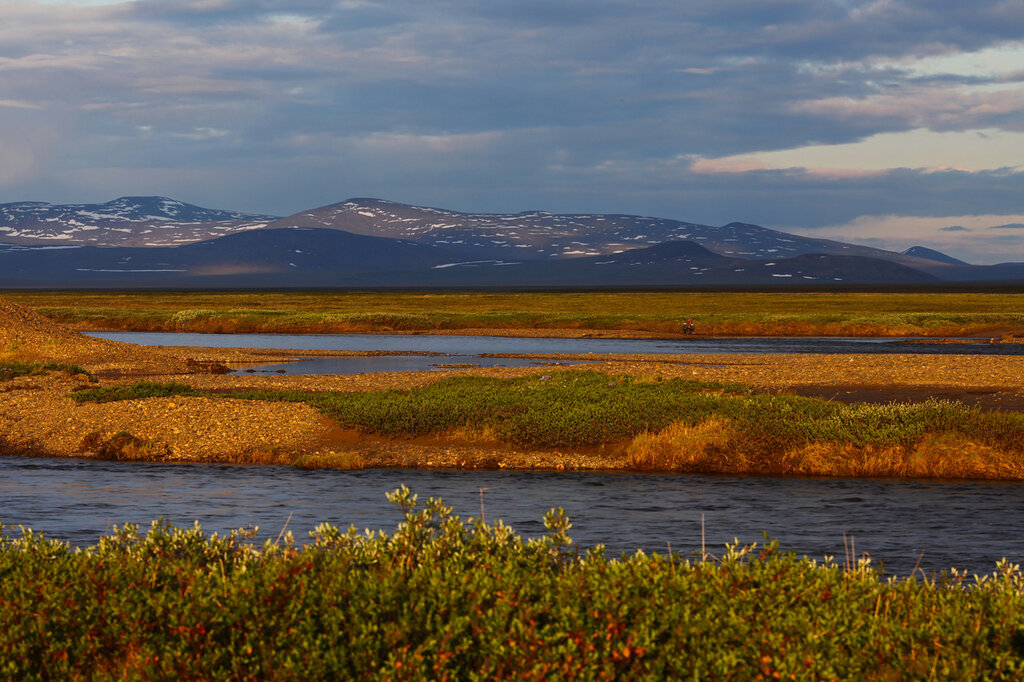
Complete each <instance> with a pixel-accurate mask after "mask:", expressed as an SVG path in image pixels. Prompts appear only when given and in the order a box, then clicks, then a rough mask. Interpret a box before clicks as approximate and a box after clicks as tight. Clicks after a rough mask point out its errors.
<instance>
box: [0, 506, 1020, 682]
mask: <svg viewBox="0 0 1024 682" xmlns="http://www.w3.org/2000/svg"><path fill="white" fill-rule="evenodd" d="M389 498H390V499H391V500H392V501H393V502H394V503H396V504H397V505H399V506H400V507H401V508H402V509H403V510H404V512H405V521H404V522H402V523H401V524H400V525H399V526H398V527H397V529H396V530H395V531H394V532H392V533H390V534H388V533H384V532H382V531H378V532H375V533H374V532H370V531H366V532H365V533H358V532H356V530H355V529H354V528H352V529H349V530H348V531H347V532H343V531H340V530H339V529H337V528H334V527H331V526H328V525H323V526H320V527H318V528H317V529H316V530H315V531H313V532H312V533H311V534H310V539H309V541H308V542H306V543H302V544H300V543H296V542H295V541H294V540H293V539H292V538H291V536H290V535H284V537H283V538H278V540H277V541H274V542H270V541H268V542H266V543H264V544H263V545H262V546H256V545H254V544H252V531H238V532H235V533H232V534H231V535H230V536H226V537H224V536H220V537H219V536H217V535H212V536H205V535H204V534H203V532H202V531H201V529H200V528H199V527H198V526H196V527H194V528H190V529H177V528H173V527H170V526H168V525H164V524H161V523H159V522H157V523H154V524H153V526H152V528H151V530H149V531H148V532H147V533H145V534H140V533H139V531H138V528H137V527H134V526H126V527H125V528H123V529H120V530H115V532H114V534H112V535H110V536H107V537H103V538H101V539H100V540H99V542H98V544H96V545H95V546H92V547H89V548H86V549H82V550H72V549H70V548H69V547H68V546H67V545H66V544H64V543H62V542H59V541H56V540H51V539H46V538H43V537H41V536H39V535H38V534H36V533H33V532H31V531H27V530H24V529H22V534H21V535H20V536H19V537H13V536H12V535H11V533H10V531H9V529H7V530H5V531H4V532H3V534H2V536H0V575H3V580H2V581H0V622H3V623H4V627H3V628H0V676H2V677H3V678H5V679H20V680H33V679H168V678H178V679H281V680H290V679H295V680H308V679H388V680H422V679H438V680H444V679H449V680H456V679H458V680H462V679H466V680H474V679H480V680H489V679H534V680H549V679H595V680H596V679H652V680H654V679H657V680H663V679H736V680H754V679H779V678H782V679H879V680H881V679H918V678H920V679H925V678H928V679H1003V678H1005V679H1017V678H1019V676H1020V675H1021V674H1022V673H1024V575H1022V573H1021V571H1020V568H1019V567H1018V566H1016V565H1011V564H1009V563H1007V562H1005V561H1003V562H1000V563H999V564H998V565H997V566H996V567H995V570H994V572H993V573H992V574H991V575H986V576H975V577H972V578H968V577H967V576H966V575H965V574H963V573H960V572H956V571H950V572H948V573H943V574H940V575H933V576H921V577H918V576H917V575H911V576H904V577H897V576H888V577H887V576H885V575H884V574H883V573H882V572H881V571H880V570H876V569H875V568H874V567H872V566H871V565H870V564H869V563H868V562H867V561H866V560H863V559H862V560H857V559H856V558H854V557H846V558H845V559H844V561H843V562H842V563H841V564H839V563H836V562H835V561H833V560H831V559H828V558H826V559H825V560H824V561H823V562H818V561H815V560H811V559H808V558H799V557H796V556H795V555H793V554H792V553H786V552H783V551H781V550H780V549H779V548H778V546H777V545H776V544H775V543H772V542H767V543H765V544H764V545H756V544H755V545H748V546H739V545H738V544H737V545H732V546H727V548H726V550H725V551H724V552H723V553H721V556H714V555H712V554H710V553H705V554H703V555H700V554H697V555H694V556H693V557H691V558H686V557H680V556H679V555H677V554H671V553H670V554H668V555H660V554H653V555H648V554H644V553H643V552H637V553H635V554H632V555H625V554H624V555H622V556H621V557H617V558H610V557H608V556H606V555H605V552H604V551H603V549H602V548H600V547H598V548H594V549H590V550H587V551H583V552H581V551H579V550H576V549H574V548H573V547H572V545H571V542H572V540H571V538H570V536H569V534H568V530H569V528H570V526H571V524H570V523H569V520H568V518H567V517H566V516H565V515H564V513H562V512H561V510H552V511H551V512H549V513H548V515H547V516H546V517H545V526H546V527H547V529H548V530H547V533H546V534H545V535H544V536H542V537H540V538H536V539H531V540H524V539H523V538H522V537H521V536H519V535H517V534H516V533H514V532H513V531H512V530H511V529H509V528H508V527H506V526H504V525H503V524H502V523H501V522H500V521H499V522H494V523H485V522H484V521H483V520H482V519H480V518H474V519H468V520H465V521H464V520H462V519H460V518H458V517H457V516H454V515H453V514H452V510H451V509H449V508H447V507H445V506H444V505H443V504H442V503H441V502H440V501H439V500H430V501H428V502H427V504H426V505H425V506H424V507H422V508H420V507H418V506H417V504H416V497H415V496H414V495H412V494H411V493H410V492H409V491H408V490H407V489H405V488H404V487H403V488H402V489H399V490H397V491H395V492H394V493H392V494H391V495H389Z"/></svg>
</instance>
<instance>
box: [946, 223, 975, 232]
mask: <svg viewBox="0 0 1024 682" xmlns="http://www.w3.org/2000/svg"><path fill="white" fill-rule="evenodd" d="M939 232H970V229H968V228H966V227H964V226H963V225H950V226H949V227H940V228H939Z"/></svg>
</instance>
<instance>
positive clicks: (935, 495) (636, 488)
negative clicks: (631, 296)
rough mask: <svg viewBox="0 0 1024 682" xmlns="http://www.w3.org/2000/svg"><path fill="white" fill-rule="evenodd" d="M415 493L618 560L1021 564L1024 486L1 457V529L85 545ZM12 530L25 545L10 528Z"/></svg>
mask: <svg viewBox="0 0 1024 682" xmlns="http://www.w3.org/2000/svg"><path fill="white" fill-rule="evenodd" d="M402 484H405V485H408V486H409V487H410V488H411V489H412V490H413V492H415V493H417V494H418V495H419V496H420V500H421V501H423V500H426V499H427V498H428V497H440V498H442V499H443V500H444V501H445V502H446V503H447V504H449V505H450V506H453V507H454V508H455V510H456V513H458V514H459V515H460V516H463V517H467V516H475V515H479V513H480V504H481V489H483V490H484V492H483V500H482V501H483V505H484V513H485V516H486V518H487V519H488V520H493V519H497V518H500V519H502V520H504V521H505V522H506V523H507V524H509V525H511V526H512V527H513V528H514V529H516V530H517V531H518V532H520V533H521V534H523V535H525V536H527V537H536V536H537V535H539V534H541V533H543V526H542V523H541V520H542V518H543V515H544V513H545V511H547V510H548V509H550V508H551V507H554V506H561V507H564V508H565V510H566V512H567V513H568V514H569V516H570V518H571V520H572V522H573V528H572V531H571V532H570V534H571V535H572V537H573V538H574V540H575V542H576V543H577V544H578V545H580V546H582V547H590V546H593V545H595V544H598V543H603V544H605V545H606V546H607V548H608V551H609V553H610V554H614V555H617V554H619V553H620V552H633V551H635V550H637V549H643V550H644V551H647V552H665V551H666V550H667V548H668V547H669V545H671V547H672V549H673V550H674V551H675V552H679V553H682V554H684V555H687V554H690V553H692V552H695V551H697V550H699V548H700V540H701V523H702V516H703V523H704V530H705V534H706V546H707V548H708V549H709V550H710V551H712V552H715V553H720V552H721V550H722V549H723V546H724V544H725V543H726V542H730V541H732V539H733V538H738V539H739V540H740V541H741V542H743V543H749V542H755V541H757V542H760V541H762V532H767V533H768V534H769V536H771V537H772V538H775V539H777V540H779V541H780V543H781V547H782V548H783V549H786V550H792V551H794V552H796V553H797V554H800V555H808V556H811V557H815V558H818V559H820V558H822V557H824V556H825V555H832V556H835V557H837V559H838V561H839V562H842V560H843V555H844V549H843V542H844V540H843V534H844V533H845V534H846V536H847V537H848V538H852V539H853V542H855V546H856V550H857V553H858V554H860V553H862V552H868V553H870V555H871V557H872V560H873V563H874V564H875V565H879V564H881V565H883V566H884V568H885V571H886V573H887V574H889V575H900V576H905V575H908V574H909V573H910V572H911V571H912V570H913V569H914V566H915V565H916V564H918V562H920V567H921V568H922V569H924V570H926V571H929V572H931V571H937V570H942V569H947V568H950V567H957V568H962V569H967V570H969V571H971V572H976V573H989V572H991V571H992V570H993V569H994V567H995V563H996V561H998V560H999V559H1000V558H1002V557H1007V558H1009V559H1010V560H1012V561H1013V562H1015V563H1019V562H1022V560H1024V548H1022V545H1021V541H1020V538H1021V537H1024V513H1022V511H1021V510H1022V509H1024V485H1021V484H1017V483H1002V482H976V481H967V482H963V481H955V482H954V481H929V480H879V479H824V478H772V477H735V476H694V475H664V474H660V475H646V474H606V473H600V474H598V473H550V472H546V473H535V472H503V471H414V470H398V469H373V470H365V471H336V470H314V471H303V470H299V469H294V468H290V467H280V466H225V465H186V464H147V463H125V462H103V461H91V460H60V459H40V458H18V457H0V520H2V522H3V523H5V524H8V525H9V524H23V525H25V526H27V527H30V528H33V529H34V530H37V531H42V532H44V533H45V534H46V535H48V536H52V537H56V538H60V539H63V540H67V541H69V542H70V543H72V544H74V545H76V546H88V545H90V544H94V543H95V542H96V539H97V538H98V537H99V536H100V535H101V534H105V533H109V532H110V530H111V527H112V525H114V524H117V525H122V524H124V523H127V522H132V523H138V524H141V525H143V527H146V526H148V524H149V522H150V521H152V520H153V519H156V518H160V517H163V518H164V519H166V520H168V521H171V522H173V523H175V524H176V525H179V526H187V525H191V524H192V523H193V522H194V521H199V522H200V523H201V524H202V526H203V528H204V530H205V531H207V532H218V533H225V532H228V531H230V530H232V529H235V528H240V527H244V526H249V525H258V526H259V527H260V529H261V535H260V537H261V538H263V539H267V538H269V539H273V538H276V537H277V536H278V534H279V533H280V532H281V530H282V529H283V528H285V526H286V524H287V528H288V529H289V530H291V531H292V532H293V533H294V534H295V537H296V539H297V540H299V541H302V540H304V539H306V538H307V534H308V532H309V531H310V530H311V529H312V528H314V527H315V526H316V525H317V524H319V523H321V522H329V523H332V524H335V525H338V526H341V527H344V528H347V527H348V526H349V525H350V524H351V525H355V526H356V527H357V528H359V529H360V530H362V529H364V528H371V529H384V530H393V529H394V526H395V525H396V524H397V523H398V522H399V521H400V520H401V517H400V514H399V513H398V512H397V510H395V509H394V508H393V507H392V506H391V505H390V504H389V503H388V502H387V501H386V500H385V497H384V494H385V493H386V492H389V491H391V490H394V489H395V488H397V487H398V486H400V485H402ZM7 530H8V532H9V533H13V534H15V535H16V534H17V531H15V530H12V529H10V528H8V529H7Z"/></svg>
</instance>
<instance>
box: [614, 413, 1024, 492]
mask: <svg viewBox="0 0 1024 682" xmlns="http://www.w3.org/2000/svg"><path fill="white" fill-rule="evenodd" d="M626 457H627V465H628V467H629V468H633V469H638V470H647V471H680V472H690V473H731V474H762V475H763V474H769V475H797V476H864V477H892V478H961V479H972V478H973V479H1002V480H1021V479H1024V455H1022V454H1021V453H1012V452H1011V453H1008V452H1005V451H1003V450H1000V449H998V448H994V447H991V446H988V445H983V444H980V443H975V442H973V441H970V440H968V439H967V438H965V437H963V436H961V435H958V434H950V433H947V434H938V435H928V436H925V437H924V438H923V439H921V440H920V441H918V442H917V443H915V444H913V445H911V446H900V445H893V446H879V445H864V446H860V447H858V446H855V445H852V444H850V443H837V442H813V443H807V444H805V445H801V446H799V447H793V448H788V449H786V450H784V451H782V452H776V453H774V454H770V453H768V452H767V451H765V450H764V449H762V448H758V447H757V444H755V443H749V442H745V441H743V440H742V438H741V437H740V436H739V434H738V433H737V431H736V430H735V428H734V427H733V426H732V425H731V424H729V422H727V421H724V420H722V419H718V418H713V419H709V420H707V421H704V422H701V423H700V424H697V425H695V426H691V425H688V424H686V423H684V422H675V423H673V424H671V425H670V426H668V427H667V428H665V429H663V430H661V431H659V432H658V433H643V434H640V435H639V436H637V437H636V438H634V439H633V441H632V443H630V444H629V446H628V447H627V450H626Z"/></svg>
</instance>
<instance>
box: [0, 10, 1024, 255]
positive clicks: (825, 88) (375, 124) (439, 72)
mask: <svg viewBox="0 0 1024 682" xmlns="http://www.w3.org/2000/svg"><path fill="white" fill-rule="evenodd" d="M125 195H164V196H170V197H173V198H175V199H179V200H182V201H187V202H190V203H194V204H199V205H202V206H206V207H210V208H225V209H234V210H242V211H250V212H259V213H270V214H274V215H288V214H291V213H295V212H298V211H301V210H304V209H308V208H313V207H317V206H322V205H326V204H331V203H335V202H339V201H343V200H345V199H348V198H350V197H376V198H382V199H390V200H392V201H399V202H403V203H411V204H419V205H426V206H436V207H441V208H448V209H453V210H460V211H485V212H518V211H528V210H547V211H552V212H558V213H571V212H581V213H599V212H600V213H628V214H640V215H650V216H658V217H664V218H674V219H677V220H685V221H691V222H698V223H704V224H710V225H722V224H725V223H728V222H732V221H742V222H748V223H755V224H758V225H763V226H766V227H772V228H775V229H780V230H784V231H789V232H796V233H799V234H805V235H809V236H818V237H827V238H831V239H840V240H843V241H850V242H855V243H860V244H867V245H871V246H877V247H880V248H887V249H893V250H903V249H905V248H907V247H910V246H913V245H924V246H928V247H930V248H935V249H939V250H941V251H944V252H946V253H948V254H950V255H952V256H955V257H958V258H962V259H965V260H969V261H971V262H976V263H992V262H1002V261H1012V260H1016V261H1024V2H1022V1H1021V0H973V1H972V2H963V0H865V1H857V0H685V1H681V0H380V1H374V0H332V1H326V0H324V1H321V0H248V1H246V0H136V1H135V2H104V1H97V0H93V1H78V2H75V1H71V0H69V1H66V2H53V1H47V2H43V1H41V0H38V1H30V0H0V203H6V202H12V201H46V202H50V203H93V202H103V201H107V200H110V199H114V198H116V197H119V196H125Z"/></svg>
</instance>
